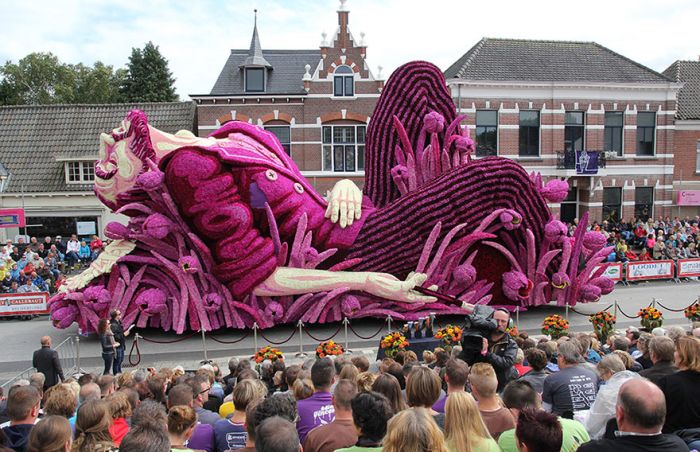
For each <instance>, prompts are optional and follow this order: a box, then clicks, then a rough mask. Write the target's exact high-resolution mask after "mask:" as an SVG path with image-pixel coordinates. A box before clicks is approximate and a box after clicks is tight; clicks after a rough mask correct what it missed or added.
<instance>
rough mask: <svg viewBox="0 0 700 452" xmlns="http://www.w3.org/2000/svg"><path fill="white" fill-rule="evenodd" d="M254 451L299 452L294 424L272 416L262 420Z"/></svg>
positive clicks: (257, 432) (297, 435)
mask: <svg viewBox="0 0 700 452" xmlns="http://www.w3.org/2000/svg"><path fill="white" fill-rule="evenodd" d="M255 450H257V451H258V452H300V451H301V450H302V448H301V444H300V443H299V434H298V433H297V430H296V429H295V428H294V424H293V423H292V422H290V421H288V420H287V419H284V418H282V417H279V416H274V417H271V418H269V419H266V420H264V421H263V422H262V423H261V424H260V425H259V426H258V428H257V430H256V435H255Z"/></svg>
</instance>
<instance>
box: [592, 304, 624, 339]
mask: <svg viewBox="0 0 700 452" xmlns="http://www.w3.org/2000/svg"><path fill="white" fill-rule="evenodd" d="M588 321H589V322H591V323H592V324H593V331H594V332H595V335H596V337H597V338H598V340H599V341H601V342H603V343H604V342H605V341H607V340H608V336H610V333H612V331H613V329H614V328H615V323H616V322H617V318H616V317H615V316H614V315H612V314H610V313H609V312H608V311H599V312H596V313H595V314H593V315H592V316H590V317H588Z"/></svg>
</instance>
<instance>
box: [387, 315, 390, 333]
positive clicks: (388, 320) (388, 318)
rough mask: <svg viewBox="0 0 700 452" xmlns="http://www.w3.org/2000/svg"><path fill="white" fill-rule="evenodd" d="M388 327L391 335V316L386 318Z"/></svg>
mask: <svg viewBox="0 0 700 452" xmlns="http://www.w3.org/2000/svg"><path fill="white" fill-rule="evenodd" d="M386 325H387V330H388V332H389V333H391V316H390V315H388V316H386Z"/></svg>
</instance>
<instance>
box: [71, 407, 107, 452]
mask: <svg viewBox="0 0 700 452" xmlns="http://www.w3.org/2000/svg"><path fill="white" fill-rule="evenodd" d="M111 425H112V416H111V415H110V412H109V405H108V404H107V402H105V401H102V400H91V401H89V402H86V403H84V404H82V405H80V408H78V417H77V419H76V421H75V441H73V446H72V447H71V452H116V451H117V447H116V446H115V444H114V442H112V437H111V435H110V434H109V427H110V426H111Z"/></svg>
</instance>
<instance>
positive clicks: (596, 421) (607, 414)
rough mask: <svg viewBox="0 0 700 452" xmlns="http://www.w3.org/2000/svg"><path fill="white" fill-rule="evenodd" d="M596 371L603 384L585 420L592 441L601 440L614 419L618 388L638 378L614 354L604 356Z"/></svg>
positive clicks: (637, 375)
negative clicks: (608, 424)
mask: <svg viewBox="0 0 700 452" xmlns="http://www.w3.org/2000/svg"><path fill="white" fill-rule="evenodd" d="M597 370H598V375H600V379H601V380H603V381H604V382H605V384H601V385H600V389H599V390H598V394H596V398H595V401H594V402H593V405H591V409H590V411H589V413H588V417H587V418H586V424H585V425H586V430H587V431H588V434H589V435H590V437H591V438H592V439H599V438H602V437H603V434H604V433H605V427H606V425H607V423H608V421H609V420H610V419H614V418H615V405H616V403H617V395H618V392H619V391H620V387H621V386H622V385H623V384H624V383H625V382H626V381H627V380H629V379H631V378H640V377H639V374H637V373H635V372H631V371H629V370H626V368H625V365H624V364H623V363H622V360H621V359H620V358H619V356H617V355H615V354H610V355H607V356H605V358H603V359H602V360H601V361H600V362H599V363H598V366H597Z"/></svg>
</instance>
